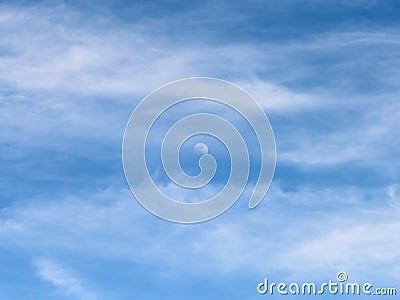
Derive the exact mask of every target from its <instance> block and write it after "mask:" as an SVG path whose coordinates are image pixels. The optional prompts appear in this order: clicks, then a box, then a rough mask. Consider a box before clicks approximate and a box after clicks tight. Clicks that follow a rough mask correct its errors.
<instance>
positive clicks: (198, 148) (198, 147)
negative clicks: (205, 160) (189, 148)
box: [193, 143, 208, 154]
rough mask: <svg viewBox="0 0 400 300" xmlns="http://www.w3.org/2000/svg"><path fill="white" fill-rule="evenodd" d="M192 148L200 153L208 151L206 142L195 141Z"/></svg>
mask: <svg viewBox="0 0 400 300" xmlns="http://www.w3.org/2000/svg"><path fill="white" fill-rule="evenodd" d="M193 148H194V150H196V151H197V152H198V153H201V154H207V153H208V147H207V145H206V144H203V143H197V144H196V145H194V147H193Z"/></svg>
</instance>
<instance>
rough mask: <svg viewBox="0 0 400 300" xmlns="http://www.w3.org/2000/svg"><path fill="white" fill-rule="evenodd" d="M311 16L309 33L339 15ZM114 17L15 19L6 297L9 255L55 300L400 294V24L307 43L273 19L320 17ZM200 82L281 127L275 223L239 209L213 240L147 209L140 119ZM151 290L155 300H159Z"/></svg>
mask: <svg viewBox="0 0 400 300" xmlns="http://www.w3.org/2000/svg"><path fill="white" fill-rule="evenodd" d="M372 2H373V1H372ZM307 3H308V5H305V8H304V10H305V11H303V10H302V11H303V12H304V18H305V19H307V18H306V16H308V15H309V14H311V15H313V14H314V15H315V13H318V10H319V9H322V8H323V9H324V10H326V9H327V7H328V8H329V9H330V5H328V4H324V5H322V4H320V5H316V6H312V5H311V6H312V7H313V9H311V6H310V3H312V2H307ZM363 3H364V4H365V5H366V8H365V9H372V8H374V7H375V6H374V5H373V4H372V3H370V2H368V1H366V2H363ZM208 4H210V3H208ZM367 4H368V5H367ZM102 5H103V6H102ZM253 5H254V6H255V7H257V5H259V4H253ZM343 5H344V4H343ZM100 6H101V7H102V8H103V9H104V10H102V9H94V8H92V10H91V8H90V7H89V8H88V7H86V8H85V9H82V10H81V9H77V8H76V7H75V8H74V7H73V6H68V5H66V4H65V5H59V6H55V7H51V6H50V5H46V4H38V5H28V6H26V7H21V6H19V5H18V4H15V5H2V6H1V8H2V9H1V13H0V65H1V68H0V118H1V121H0V137H1V142H0V147H1V150H2V158H0V159H1V163H2V169H1V171H0V172H1V173H0V175H1V176H0V183H1V185H2V190H1V194H0V195H1V205H2V206H1V207H2V210H1V219H0V224H1V225H0V245H1V248H2V249H5V252H1V253H5V254H4V257H5V258H4V259H3V261H4V268H2V269H3V271H1V272H0V276H1V278H2V280H1V282H5V283H6V284H5V288H4V289H3V290H0V291H4V292H1V293H3V294H2V295H1V296H2V298H19V297H18V290H17V289H13V284H14V285H15V284H16V282H14V279H13V277H12V276H9V275H7V274H6V270H11V269H12V268H13V265H14V264H13V261H12V259H8V258H9V257H11V256H10V254H7V253H9V252H13V253H14V252H19V253H21V257H23V258H24V259H25V260H26V261H27V262H26V265H25V268H26V269H25V271H26V272H24V274H27V275H26V276H27V277H29V278H30V279H25V280H26V282H22V283H21V282H18V286H19V287H21V288H22V289H23V287H24V283H31V282H32V281H31V280H37V282H35V283H43V282H44V283H47V284H50V285H49V286H45V287H43V286H42V285H40V284H38V285H37V291H39V290H40V293H42V294H41V295H43V293H44V294H45V295H47V296H48V297H49V298H51V297H53V298H57V297H60V298H61V299H62V297H66V298H77V299H106V298H107V297H108V299H109V298H110V297H111V298H116V296H115V295H119V298H121V299H124V298H127V297H128V296H127V295H129V296H130V297H135V298H141V299H146V297H147V299H150V298H152V299H154V298H155V297H156V296H157V295H159V294H161V293H162V292H163V291H165V290H164V289H165V287H164V286H163V285H162V283H160V282H167V283H168V282H173V278H182V277H185V278H186V277H189V278H197V279H198V278H201V280H203V281H204V284H210V283H211V281H215V282H220V281H221V277H225V278H229V279H232V282H233V283H234V284H235V285H237V286H241V285H240V284H241V282H239V281H236V280H237V277H238V276H239V275H240V274H244V273H246V274H249V277H251V276H254V278H253V277H252V278H250V279H251V280H253V279H254V284H256V281H257V280H258V279H259V278H258V277H257V276H265V275H275V276H276V277H279V276H280V275H282V274H283V275H282V276H288V277H291V278H293V276H298V277H297V278H305V279H307V280H310V278H315V279H318V278H325V277H329V276H332V275H334V274H336V273H335V272H337V271H338V268H340V269H345V270H346V271H348V272H350V273H351V276H352V277H354V276H355V277H359V278H361V277H365V279H367V280H374V279H375V278H376V279H377V280H378V278H379V279H380V280H387V281H388V282H392V281H393V280H398V267H396V266H397V265H398V255H399V253H398V250H397V249H399V245H398V239H396V236H397V235H398V233H399V226H398V213H399V187H398V184H397V182H398V181H399V174H398V156H399V155H400V153H399V152H398V151H399V150H398V149H400V146H399V141H398V138H397V136H398V134H397V133H398V131H399V125H400V123H399V121H398V120H399V119H400V118H399V111H400V110H399V106H398V100H397V99H398V96H397V95H398V90H399V89H398V86H399V82H398V78H400V77H399V71H398V70H399V63H398V62H399V61H400V60H399V59H398V56H399V54H398V53H399V51H398V50H399V49H398V47H399V38H398V36H397V35H396V34H395V32H396V25H393V26H392V27H391V26H390V24H388V23H382V24H381V26H376V27H374V30H371V29H370V28H368V27H367V28H366V27H365V23H364V22H363V21H362V20H361V21H357V20H354V21H350V20H348V21H343V22H339V23H337V24H336V23H335V24H333V23H332V24H330V23H329V22H336V21H335V20H336V19H338V18H339V17H338V16H334V17H332V18H333V19H334V20H332V19H329V18H326V19H327V20H326V21H325V20H324V21H321V22H322V23H323V24H322V23H321V24H319V25H321V29H318V30H317V27H318V26H317V25H318V24H311V25H310V24H309V23H307V22H308V21H307V20H303V17H301V16H298V21H299V22H300V21H301V22H300V23H301V24H298V26H297V25H296V26H295V25H293V23H290V24H289V23H288V24H286V23H285V24H286V25H285V24H280V23H279V24H278V23H276V26H277V27H276V28H275V29H274V28H273V27H271V26H264V25H265V24H264V23H263V22H272V23H273V17H274V14H275V15H278V16H281V17H282V18H283V19H284V20H290V19H291V18H288V16H290V14H292V13H293V11H294V10H297V9H303V8H301V7H298V5H295V4H288V3H287V2H285V1H283V2H282V3H280V4H279V5H277V6H275V5H268V7H269V10H267V11H266V12H265V14H268V11H271V15H268V16H264V15H262V16H258V15H257V13H256V12H255V11H254V10H253V11H252V12H251V13H250V10H251V9H252V8H251V7H250V8H246V7H243V9H235V7H234V5H226V3H220V4H218V5H217V4H216V3H214V7H215V12H214V13H213V14H208V13H207V11H208V8H207V9H204V7H196V9H195V10H193V11H190V10H187V9H185V8H182V10H177V11H170V10H171V8H169V10H168V7H167V6H166V8H165V9H166V10H168V11H170V12H171V13H169V14H166V13H162V12H160V11H158V12H157V11H156V10H155V8H154V7H150V9H149V7H148V6H146V5H145V4H143V5H142V6H141V5H137V6H135V9H137V11H136V12H137V13H138V15H140V17H139V16H138V17H136V18H133V19H129V18H124V17H125V16H124V14H123V13H122V12H121V18H119V16H117V17H116V16H115V15H114V13H115V12H113V13H111V12H109V11H107V7H106V5H105V4H104V3H101V4H100ZM345 6H346V10H348V9H352V8H351V7H352V5H347V4H345ZM355 6H357V5H355ZM253 8H254V7H253ZM264 8H265V7H264ZM129 11H130V10H129V9H126V11H125V10H124V12H126V13H128V12H129ZM221 11H224V12H226V14H227V17H226V18H220V14H219V13H220V12H221ZM263 11H265V9H264V10H263ZM139 12H140V14H139ZM246 12H247V13H249V15H248V16H247V17H246V16H245V14H246ZM320 12H321V11H320ZM117 14H118V13H117ZM146 14H147V15H146ZM152 14H155V15H152ZM89 15H90V17H88V16H89ZM182 15H183V16H186V18H187V19H188V24H189V27H188V28H185V27H184V26H181V25H180V24H181V23H180V22H178V19H179V18H177V17H178V16H181V17H182ZM250 16H251V17H250ZM377 16H378V13H377V12H374V15H373V16H372V17H373V19H374V20H375V19H376V18H377ZM207 17H209V18H207ZM308 19H309V18H308ZM339 19H340V18H339ZM388 19H390V16H388ZM249 20H251V21H252V22H251V24H250V23H249V22H248V21H249ZM352 22H354V23H355V24H356V25H357V26H352V24H353V23H352ZM357 22H360V23H357ZM232 24H239V25H240V26H237V25H236V28H235V31H233V27H232V26H233V25H232ZM216 25H218V26H216ZM245 25H246V26H245ZM278 25H279V26H278ZM314 25H315V26H314ZM294 27H296V28H298V31H299V32H296V31H293V28H294ZM310 28H315V29H313V30H311V31H310ZM318 28H319V27H318ZM205 29H207V30H205ZM168 30H169V31H170V32H169V33H168V34H167V33H166V32H168ZM274 30H276V32H275V33H274V32H273V31H274ZM232 32H235V36H234V35H233V34H232ZM282 32H283V33H284V32H287V34H286V35H284V34H280V33H282ZM277 33H279V34H277ZM194 37H196V38H194ZM188 76H211V77H220V78H223V79H227V80H230V81H232V82H234V83H236V84H238V85H239V86H241V87H243V88H245V89H246V90H247V91H248V92H249V93H250V94H252V95H253V96H254V97H255V98H256V99H257V100H258V101H259V102H260V104H261V106H262V107H263V108H264V110H265V111H266V113H267V115H268V117H269V118H270V121H271V123H272V127H273V128H274V131H275V136H276V141H277V148H278V165H277V173H276V177H275V181H274V183H273V185H272V187H271V190H270V192H269V194H268V196H267V198H266V199H265V200H264V202H262V204H261V205H260V207H258V208H257V209H256V210H254V211H248V210H247V207H246V204H247V202H246V201H245V199H240V200H239V202H238V203H237V204H236V205H235V206H234V207H233V208H232V209H231V210H230V211H229V212H227V213H226V214H224V215H222V216H221V217H220V218H218V219H217V220H213V221H211V222H208V223H204V224H200V225H199V226H198V227H181V226H177V225H175V224H170V223H164V222H163V221H161V220H158V219H157V218H155V217H154V216H152V215H150V214H149V213H148V212H147V211H145V210H144V209H143V208H142V207H140V205H139V204H138V203H136V202H135V200H134V199H133V196H132V195H131V194H130V193H129V191H128V189H127V186H126V184H125V181H124V178H123V174H122V170H121V162H120V154H121V153H120V150H121V140H122V135H123V131H124V127H125V124H126V121H127V120H128V118H129V115H130V113H131V111H132V109H133V108H134V106H135V105H136V104H137V103H138V101H140V99H142V98H143V97H144V96H145V95H146V94H147V93H149V92H150V91H152V90H153V89H155V88H157V87H159V86H161V85H163V84H165V83H167V82H169V81H172V80H176V79H180V78H183V77H188ZM183 113H184V112H183ZM27 173H28V175H27ZM169 188H170V187H169V186H168V185H166V186H165V189H169ZM212 188H218V186H217V185H215V186H213V187H212ZM212 191H213V192H214V190H212ZM179 195H180V196H182V195H181V194H179ZM192 200H197V199H192ZM7 251H9V252H7ZM90 259H91V261H93V264H90V263H84V261H85V260H90ZM114 265H119V266H120V268H118V270H116V269H113V266H114ZM143 265H144V266H145V267H143ZM32 266H34V268H35V270H34V271H32V269H31V267H32ZM396 268H397V269H396ZM375 270H376V271H377V272H376V274H374V271H375ZM22 271H23V270H22ZM396 272H397V273H396ZM265 273H268V274H265ZM135 274H140V276H139V275H135ZM210 274H212V275H210ZM396 274H397V275H396ZM130 276H133V277H130ZM367 277H368V278H367ZM32 278H33V279H32ZM125 278H129V282H127V281H124V280H126V279H125ZM171 278H172V279H171ZM205 278H206V279H205ZM207 278H211V279H209V281H207ZM329 278H330V277H329ZM3 279H4V280H3ZM277 279H279V278H277ZM168 280H172V281H168ZM181 281H182V280H180V282H179V286H181V284H183V285H184V286H185V287H187V290H190V289H191V288H192V287H190V286H189V285H187V282H181ZM118 282H121V283H120V284H119V283H118ZM154 282H157V283H159V286H155V285H154ZM89 283H90V287H89ZM221 284H222V283H221ZM150 285H151V286H152V287H154V294H148V293H149V292H148V291H147V294H146V291H144V289H145V287H146V286H150ZM177 286H178V285H175V287H177ZM222 286H223V284H222ZM7 287H8V288H7ZM117 289H118V290H119V291H116V290H117ZM133 291H134V292H135V293H136V292H137V293H138V294H135V293H134V292H133ZM140 291H141V292H142V294H141V292H140ZM237 292H238V293H240V291H237ZM132 293H133V294H132ZM157 293H158V294H157ZM32 295H35V291H34V292H33V293H32ZM104 295H107V296H104ZM109 296H110V297H109ZM192 296H193V295H191V294H190V293H189V292H187V293H186V294H185V295H184V296H182V297H181V298H186V299H187V298H191V299H194V298H193V297H192ZM203 296H204V295H203ZM208 296H210V295H208ZM242 296H243V295H242ZM32 297H33V299H34V298H35V296H32ZM199 297H200V296H199ZM36 298H37V297H36ZM39 298H40V297H39ZM176 298H177V299H179V297H176ZM204 298H210V297H207V295H206V296H204V297H203V299H204ZM242 298H249V297H248V295H245V296H243V297H242ZM220 299H223V296H221V297H220Z"/></svg>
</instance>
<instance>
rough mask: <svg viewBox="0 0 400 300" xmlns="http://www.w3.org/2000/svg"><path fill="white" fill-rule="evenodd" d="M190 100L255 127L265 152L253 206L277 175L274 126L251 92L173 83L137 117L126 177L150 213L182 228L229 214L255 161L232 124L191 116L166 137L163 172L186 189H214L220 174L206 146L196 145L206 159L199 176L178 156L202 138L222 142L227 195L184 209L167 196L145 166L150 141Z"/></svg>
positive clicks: (126, 151)
mask: <svg viewBox="0 0 400 300" xmlns="http://www.w3.org/2000/svg"><path fill="white" fill-rule="evenodd" d="M191 99H200V100H201V99H204V100H207V101H213V102H216V103H218V104H222V105H224V106H227V107H229V108H230V109H233V110H234V111H236V112H237V113H239V114H240V115H241V116H242V117H243V118H244V119H245V120H246V122H247V123H248V124H250V126H251V128H252V130H253V132H254V134H255V136H256V138H257V141H258V146H259V149H260V157H259V160H260V170H259V173H258V178H257V180H256V183H255V184H254V188H253V191H252V194H251V197H250V200H249V205H248V206H249V208H254V207H256V206H257V205H258V204H259V203H260V202H261V201H262V199H263V198H264V196H265V195H266V193H267V191H268V189H269V186H270V184H271V182H272V178H273V175H274V171H275V163H276V147H275V139H274V135H273V131H272V128H271V125H270V123H269V121H268V119H267V116H266V115H265V113H264V111H263V110H262V108H261V107H260V105H259V104H258V103H257V102H256V100H255V99H254V98H252V97H251V96H250V95H249V94H248V93H247V92H245V91H244V90H243V89H241V88H239V87H238V86H236V85H234V84H232V83H229V82H227V81H224V80H219V79H214V78H203V77H201V78H200V77H199V78H187V79H183V80H179V81H175V82H172V83H169V84H167V85H165V86H163V87H161V88H159V89H157V90H155V91H154V92H152V93H151V94H149V95H148V96H147V97H145V98H144V99H143V100H142V101H141V102H140V103H139V105H138V106H137V107H136V108H135V110H134V111H133V113H132V115H131V117H130V119H129V121H128V124H127V126H126V129H125V134H124V140H123V147H122V158H123V159H122V160H123V167H124V172H125V177H126V180H127V182H128V185H129V187H130V189H131V191H132V193H133V194H134V196H135V198H136V199H137V200H138V201H139V202H140V203H141V204H142V206H143V207H145V208H146V209H147V210H148V211H150V212H151V213H153V214H155V215H156V216H158V217H161V218H163V219H165V220H169V221H172V222H177V223H197V222H202V221H206V220H209V219H212V218H214V217H216V216H218V215H220V214H221V213H223V212H224V211H226V210H227V209H229V208H230V207H231V206H232V205H233V204H234V203H235V202H236V201H237V199H238V198H239V197H240V196H241V194H242V193H243V190H244V188H245V186H246V184H247V183H248V178H249V169H250V164H251V161H250V157H249V152H248V148H247V145H246V142H245V139H244V138H243V136H242V135H241V134H240V132H239V131H238V130H237V129H236V128H235V126H234V125H232V124H231V123H230V122H229V121H228V120H226V119H224V118H222V117H221V116H218V115H216V114H210V113H195V114H190V115H187V116H185V117H183V118H181V119H180V120H178V121H177V122H175V123H174V124H173V125H172V126H171V127H170V128H169V129H168V131H167V133H166V135H165V136H164V137H163V141H162V146H161V161H162V168H163V170H164V171H165V173H166V174H167V176H168V178H169V180H170V181H171V182H173V183H174V184H176V185H178V186H180V187H182V188H187V189H199V188H202V187H204V186H205V185H207V184H210V182H211V181H212V179H213V177H214V176H215V174H216V170H217V168H218V165H217V162H216V160H215V159H214V157H213V156H212V155H210V154H209V153H208V147H207V145H206V144H205V143H201V142H200V143H197V144H196V145H195V149H196V151H198V152H200V153H201V157H200V159H199V161H198V165H199V167H200V173H199V174H197V175H195V176H191V175H188V174H186V173H185V172H184V170H183V169H182V166H181V165H180V160H179V151H180V149H181V147H182V145H183V144H184V143H185V141H187V139H188V138H190V137H193V136H195V135H198V134H203V135H209V136H212V137H214V138H216V139H218V140H219V141H221V142H222V143H223V144H224V146H225V147H226V149H227V150H228V153H229V156H230V174H229V179H228V180H227V182H226V184H225V186H224V187H223V189H222V190H221V191H220V192H219V193H218V194H216V195H215V196H213V197H212V198H210V199H207V200H206V201H203V202H200V203H183V202H179V201H176V199H173V198H172V197H171V196H170V195H166V194H164V193H163V192H162V191H161V190H160V188H159V187H158V186H157V184H156V183H155V182H154V180H153V178H152V176H151V174H150V172H149V170H148V166H147V164H146V146H145V145H146V141H147V139H148V136H149V132H150V130H151V128H152V126H153V124H154V123H155V122H156V120H157V119H158V118H159V117H160V116H161V115H162V114H163V113H164V112H165V111H166V110H168V109H169V108H171V107H173V106H175V105H180V104H182V103H184V102H185V101H189V100H191Z"/></svg>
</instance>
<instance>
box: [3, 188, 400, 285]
mask: <svg viewBox="0 0 400 300" xmlns="http://www.w3.org/2000/svg"><path fill="white" fill-rule="evenodd" d="M387 191H388V193H389V194H390V193H391V189H390V188H389V189H388V190H387ZM369 194H370V192H368V191H363V190H361V189H354V190H352V191H351V190H345V189H332V190H321V191H318V190H316V191H310V190H303V189H302V190H299V191H298V192H290V193H288V192H284V191H282V190H280V189H279V188H278V187H277V186H276V184H275V187H274V188H273V189H272V190H271V192H270V193H269V194H268V196H267V199H265V200H264V202H263V203H262V205H261V206H259V207H258V208H256V209H255V210H248V209H247V203H246V201H243V200H242V202H239V203H238V204H237V205H235V206H234V207H233V208H232V209H231V210H229V212H228V213H226V214H224V215H222V216H220V217H219V218H217V219H215V220H213V221H211V222H206V223H202V224H198V225H195V226H182V225H177V224H171V223H168V222H165V221H162V220H160V219H158V218H156V217H154V216H153V215H151V214H150V213H148V212H147V211H146V210H145V209H143V208H142V207H141V206H140V205H139V204H138V203H137V202H136V201H135V200H134V199H133V198H132V196H130V193H129V192H128V191H125V190H124V191H118V190H115V189H108V190H105V191H103V192H101V193H98V194H93V195H92V196H90V197H86V198H85V197H83V198H82V199H79V198H77V197H66V198H64V199H60V200H59V201H51V202H49V201H46V202H43V201H40V202H30V203H31V204H30V205H29V206H25V207H22V208H14V209H9V210H8V212H7V213H6V214H5V218H3V220H2V221H1V223H0V237H1V241H3V242H5V241H7V243H6V244H3V246H7V247H9V246H10V245H11V246H12V247H17V248H23V249H31V250H32V251H35V249H40V251H41V252H42V253H43V254H44V255H46V253H47V252H50V253H51V252H53V251H57V253H59V254H60V255H62V254H64V255H68V253H71V251H72V252H73V253H76V254H79V253H80V254H82V255H84V254H89V255H90V256H91V257H92V258H93V259H99V260H103V259H104V258H107V260H108V261H112V260H113V259H117V260H121V259H122V260H123V261H125V262H126V263H127V264H131V263H141V264H143V263H146V264H148V265H149V266H152V265H158V266H161V267H162V268H163V270H164V271H163V272H164V273H165V272H167V273H168V272H170V273H171V275H174V272H177V271H178V272H179V271H180V270H186V269H187V268H188V266H190V269H192V270H195V272H196V273H197V274H202V273H209V272H213V273H236V272H240V273H242V272H249V274H255V273H257V274H262V273H265V272H269V273H275V272H284V273H285V274H289V275H290V274H291V275H293V274H295V275H299V274H303V275H307V274H309V275H312V276H317V277H318V276H319V275H321V276H322V275H324V276H330V275H332V272H334V271H337V270H336V269H337V268H339V267H343V268H346V270H348V271H349V272H353V273H354V274H355V275H357V274H364V273H365V274H367V273H368V272H372V269H373V266H377V265H380V266H384V267H385V268H384V269H385V270H387V272H381V273H379V274H380V275H379V276H383V277H387V278H388V279H392V278H393V275H392V274H394V273H395V272H394V269H393V268H394V266H396V261H397V258H398V255H399V252H398V250H397V249H399V248H400V245H399V243H398V239H396V236H397V235H398V232H399V230H400V227H399V222H398V217H399V210H398V207H397V208H395V209H393V206H391V204H390V198H389V194H387V193H385V191H382V192H381V193H379V194H377V195H376V196H375V199H374V201H375V202H376V203H374V204H368V201H367V200H366V198H367V196H368V195H369ZM35 203H36V204H35ZM45 266H46V265H45ZM50 270H53V269H51V268H50ZM168 270H169V271H168ZM367 271H368V272H367ZM45 274H50V275H48V276H49V278H53V277H50V276H51V274H56V275H57V274H58V273H57V272H56V271H54V270H53V272H50V271H49V273H45ZM61 274H64V273H62V272H61ZM333 274H335V273H333ZM303 275H302V276H303ZM370 275H371V276H372V277H373V274H370ZM60 276H61V275H60ZM360 276H361V275H360ZM377 276H378V275H377ZM57 278H58V277H55V279H53V280H54V282H55V284H56V283H57V282H58V284H59V285H63V284H64V283H63V282H64V281H63V280H62V279H57ZM318 278H320V277H318ZM375 278H377V277H375ZM372 279H374V278H372ZM49 280H50V279H49ZM65 282H66V283H65V285H66V284H67V283H71V282H72V283H73V282H74V281H73V280H66V281H65ZM78 286H79V285H78Z"/></svg>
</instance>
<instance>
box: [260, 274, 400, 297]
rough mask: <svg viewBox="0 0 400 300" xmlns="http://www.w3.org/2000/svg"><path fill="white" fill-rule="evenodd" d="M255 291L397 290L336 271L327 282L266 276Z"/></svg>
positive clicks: (379, 293) (376, 292) (334, 292)
mask: <svg viewBox="0 0 400 300" xmlns="http://www.w3.org/2000/svg"><path fill="white" fill-rule="evenodd" d="M257 292H258V293H259V294H261V295H273V294H275V295H276V294H278V295H324V294H325V295H326V294H331V295H377V296H395V295H396V294H397V290H396V288H394V287H374V285H373V284H372V283H369V282H365V283H358V282H350V281H348V276H347V274H346V273H345V272H338V273H337V275H336V280H329V281H328V282H322V283H318V284H317V283H314V282H303V283H297V282H291V283H284V282H279V283H275V282H270V281H269V280H268V278H265V279H264V281H262V282H260V283H259V284H258V285H257Z"/></svg>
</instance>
